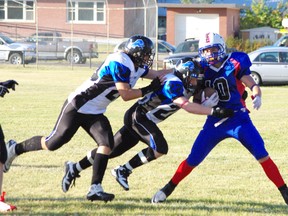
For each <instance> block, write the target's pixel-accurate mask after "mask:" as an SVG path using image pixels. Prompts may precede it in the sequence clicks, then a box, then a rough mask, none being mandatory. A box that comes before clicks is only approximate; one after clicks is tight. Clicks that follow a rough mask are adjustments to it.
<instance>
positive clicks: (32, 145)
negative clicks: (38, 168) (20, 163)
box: [15, 136, 42, 155]
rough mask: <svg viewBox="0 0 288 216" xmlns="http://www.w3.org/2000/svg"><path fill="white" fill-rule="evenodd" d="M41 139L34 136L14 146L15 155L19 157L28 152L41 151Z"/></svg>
mask: <svg viewBox="0 0 288 216" xmlns="http://www.w3.org/2000/svg"><path fill="white" fill-rule="evenodd" d="M41 139H42V136H34V137H32V138H30V139H28V140H25V141H23V142H21V143H18V144H17V145H16V146H15V153H16V154H17V155H20V154H23V153H25V152H29V151H38V150H42V146H41Z"/></svg>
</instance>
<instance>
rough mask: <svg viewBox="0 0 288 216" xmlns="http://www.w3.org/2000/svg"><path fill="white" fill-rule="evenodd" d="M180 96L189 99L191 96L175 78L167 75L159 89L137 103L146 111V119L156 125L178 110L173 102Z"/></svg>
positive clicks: (172, 75)
mask: <svg viewBox="0 0 288 216" xmlns="http://www.w3.org/2000/svg"><path fill="white" fill-rule="evenodd" d="M182 96H184V97H186V98H187V99H189V98H190V97H191V96H192V94H191V93H188V92H187V91H186V90H185V88H184V85H183V83H182V81H181V80H180V79H179V78H178V77H177V76H175V75H174V74H167V75H166V76H165V82H164V83H163V85H162V86H161V88H160V89H159V90H158V91H155V92H151V93H149V94H147V95H145V96H144V97H143V98H142V99H140V100H139V101H138V103H139V104H140V105H141V106H142V107H144V108H145V109H146V111H147V113H146V116H147V118H148V119H150V120H151V121H153V122H154V123H156V124H157V123H159V122H161V121H163V120H165V119H166V118H168V117H169V116H171V115H172V114H173V113H175V112H176V111H178V110H179V109H180V107H178V106H177V105H176V104H174V103H173V101H174V100H175V99H176V98H178V97H182Z"/></svg>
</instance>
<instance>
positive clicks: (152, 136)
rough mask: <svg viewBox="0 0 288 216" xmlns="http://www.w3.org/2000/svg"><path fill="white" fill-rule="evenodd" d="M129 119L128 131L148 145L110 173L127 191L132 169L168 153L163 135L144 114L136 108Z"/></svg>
mask: <svg viewBox="0 0 288 216" xmlns="http://www.w3.org/2000/svg"><path fill="white" fill-rule="evenodd" d="M130 118H131V119H130V120H131V122H133V123H130V122H129V125H130V130H132V131H133V132H134V133H136V134H137V136H138V137H139V139H140V140H141V141H142V142H144V143H146V144H147V145H148V148H145V149H143V150H142V151H140V152H139V153H137V154H136V155H135V156H134V157H132V158H131V159H130V160H129V161H128V162H126V163H125V164H124V165H122V166H118V167H116V168H115V169H114V170H113V171H112V174H113V175H114V176H115V177H116V180H117V181H118V183H119V184H120V185H121V186H122V187H123V188H124V189H125V190H129V185H128V179H127V178H128V176H129V175H130V174H131V173H132V170H133V169H135V168H137V167H139V166H142V165H144V164H147V163H149V162H151V161H153V160H155V159H156V158H159V157H160V156H162V155H164V154H167V152H168V144H167V142H166V140H165V138H164V136H163V133H162V132H161V130H160V129H159V128H158V126H157V125H156V124H155V123H154V122H152V121H150V120H149V119H147V117H146V115H145V113H143V112H142V111H141V110H140V109H139V108H136V109H135V112H134V113H132V114H131V115H130ZM126 125H128V123H127V124H126ZM128 128H129V127H128Z"/></svg>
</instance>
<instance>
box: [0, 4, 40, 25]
mask: <svg viewBox="0 0 288 216" xmlns="http://www.w3.org/2000/svg"><path fill="white" fill-rule="evenodd" d="M34 14H35V7H34V0H22V1H16V0H15V1H10V0H0V21H5V22H7V21H15V20H17V21H34Z"/></svg>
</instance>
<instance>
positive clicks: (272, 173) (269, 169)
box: [260, 157, 285, 188]
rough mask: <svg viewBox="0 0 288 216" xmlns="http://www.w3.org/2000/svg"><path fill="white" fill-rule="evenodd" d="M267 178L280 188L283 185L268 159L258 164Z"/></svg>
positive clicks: (276, 170) (275, 167)
mask: <svg viewBox="0 0 288 216" xmlns="http://www.w3.org/2000/svg"><path fill="white" fill-rule="evenodd" d="M260 164H261V166H262V168H263V169H264V172H265V173H266V175H267V177H268V178H269V179H270V180H271V181H272V182H273V183H274V184H275V185H276V187H277V188H280V187H282V186H284V185H285V183H284V180H283V178H282V176H281V174H280V172H279V170H278V168H277V166H276V165H275V163H274V162H273V161H272V159H271V158H270V157H269V158H268V159H267V160H266V161H264V162H262V163H260Z"/></svg>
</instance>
